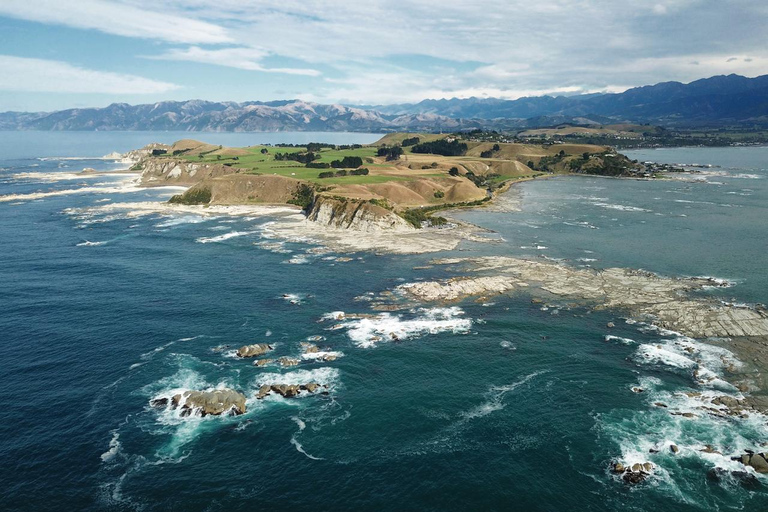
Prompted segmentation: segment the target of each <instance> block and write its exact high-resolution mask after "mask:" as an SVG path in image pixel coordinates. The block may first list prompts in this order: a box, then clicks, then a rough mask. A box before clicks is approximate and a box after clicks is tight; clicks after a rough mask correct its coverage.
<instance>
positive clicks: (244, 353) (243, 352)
mask: <svg viewBox="0 0 768 512" xmlns="http://www.w3.org/2000/svg"><path fill="white" fill-rule="evenodd" d="M270 350H272V346H271V345H268V344H266V343H257V344H255V345H243V346H242V347H240V348H239V349H237V357H258V356H263V355H264V354H266V353H267V352H269V351H270Z"/></svg>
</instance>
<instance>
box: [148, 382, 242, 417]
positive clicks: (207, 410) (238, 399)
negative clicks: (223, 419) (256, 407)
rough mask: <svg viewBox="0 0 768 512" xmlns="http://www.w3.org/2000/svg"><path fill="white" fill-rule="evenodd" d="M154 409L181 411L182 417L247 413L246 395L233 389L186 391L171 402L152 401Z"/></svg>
mask: <svg viewBox="0 0 768 512" xmlns="http://www.w3.org/2000/svg"><path fill="white" fill-rule="evenodd" d="M150 405H152V406H153V407H170V408H171V409H174V410H175V409H179V410H180V415H181V416H193V415H194V416H203V417H204V416H208V415H213V416H219V415H222V414H228V415H233V416H234V415H238V414H244V413H245V411H246V405H245V395H243V394H242V393H240V392H238V391H235V390H233V389H228V388H225V389H214V390H210V391H191V390H190V391H184V392H183V393H179V394H176V395H174V396H173V397H172V398H171V399H170V400H169V399H168V398H167V397H159V398H154V399H152V400H150Z"/></svg>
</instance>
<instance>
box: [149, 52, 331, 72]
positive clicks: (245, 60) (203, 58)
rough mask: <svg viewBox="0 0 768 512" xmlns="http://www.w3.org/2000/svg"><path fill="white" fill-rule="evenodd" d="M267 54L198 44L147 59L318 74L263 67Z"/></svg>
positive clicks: (302, 70)
mask: <svg viewBox="0 0 768 512" xmlns="http://www.w3.org/2000/svg"><path fill="white" fill-rule="evenodd" d="M267 55H268V53H267V52H265V51H263V50H259V49H258V48H246V47H239V48H223V49H217V50H206V49H203V48H200V47H198V46H191V47H189V48H187V49H184V50H182V49H179V48H174V49H172V50H169V51H167V52H165V53H161V54H159V55H149V56H147V58H148V59H155V60H183V61H190V62H200V63H203V64H214V65H216V66H227V67H231V68H238V69H246V70H250V71H263V72H266V73H285V74H289V75H305V76H319V75H320V72H319V71H317V70H316V69H310V68H265V67H264V66H262V65H261V64H260V63H259V61H261V60H262V59H263V58H264V57H266V56H267Z"/></svg>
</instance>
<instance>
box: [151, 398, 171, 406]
mask: <svg viewBox="0 0 768 512" xmlns="http://www.w3.org/2000/svg"><path fill="white" fill-rule="evenodd" d="M168 402H169V400H168V398H165V397H160V398H153V399H152V400H150V401H149V405H151V406H152V407H167V406H168Z"/></svg>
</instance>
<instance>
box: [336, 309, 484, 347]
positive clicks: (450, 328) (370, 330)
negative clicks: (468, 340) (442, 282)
mask: <svg viewBox="0 0 768 512" xmlns="http://www.w3.org/2000/svg"><path fill="white" fill-rule="evenodd" d="M417 312H418V313H420V314H421V316H420V317H417V318H413V319H408V320H406V319H403V318H402V316H401V315H397V316H395V315H392V314H390V313H381V314H380V315H378V316H376V317H374V318H363V319H360V320H356V321H352V322H346V323H343V324H341V325H342V326H343V327H346V329H347V335H348V336H349V338H350V339H351V340H352V341H353V342H355V344H356V345H357V346H358V347H361V348H370V347H373V346H375V345H376V343H378V342H380V341H383V340H385V339H386V340H392V341H398V340H406V339H410V338H415V337H418V336H421V335H423V334H438V333H441V332H453V333H454V334H459V333H466V332H469V329H470V328H471V327H472V320H470V319H468V318H461V316H462V315H463V314H464V311H463V310H462V309H461V308H458V307H455V306H454V307H450V308H432V309H423V308H422V309H419V310H417Z"/></svg>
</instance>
